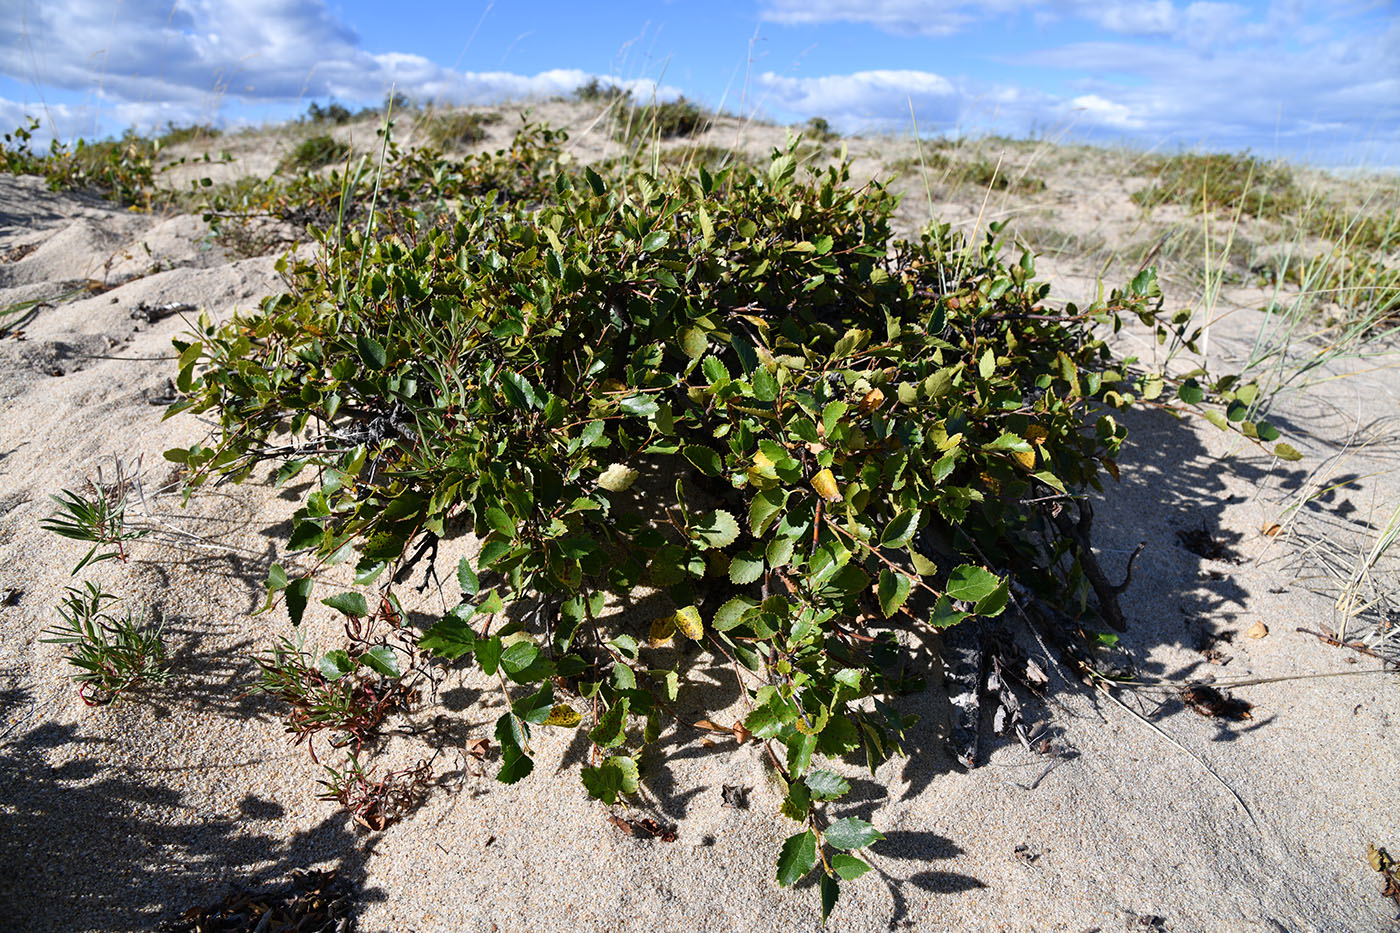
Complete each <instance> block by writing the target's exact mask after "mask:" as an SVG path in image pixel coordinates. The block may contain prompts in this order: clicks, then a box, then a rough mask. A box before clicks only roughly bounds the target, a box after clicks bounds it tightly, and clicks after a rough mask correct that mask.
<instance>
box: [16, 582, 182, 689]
mask: <svg viewBox="0 0 1400 933" xmlns="http://www.w3.org/2000/svg"><path fill="white" fill-rule="evenodd" d="M116 601H118V599H117V597H116V596H113V595H112V594H111V593H107V592H105V591H104V590H103V589H102V587H100V586H99V585H97V584H95V583H84V584H83V588H82V589H79V588H77V587H71V586H70V587H68V588H67V596H65V597H64V599H63V601H62V602H61V603H59V606H58V614H59V616H61V617H62V619H63V624H62V625H59V626H55V627H54V628H50V629H48V630H46V631H45V633H44V634H46V635H48V636H50V637H48V638H44V639H42V641H44V642H45V643H48V644H61V645H68V646H70V647H69V654H68V656H67V658H68V663H69V664H71V665H73V666H74V667H75V668H77V669H78V673H77V674H74V675H73V679H74V680H76V681H77V682H78V684H79V687H78V695H79V696H80V697H82V699H83V702H84V703H86V704H88V705H89V706H106V705H107V704H109V703H111V702H112V701H114V700H116V699H117V698H118V697H120V696H122V695H123V694H125V693H126V692H128V691H129V690H131V689H133V688H135V687H137V686H139V685H141V684H163V683H165V682H166V680H167V679H168V677H169V674H168V672H167V671H166V657H165V642H164V639H163V637H162V632H161V627H160V626H159V625H151V624H149V622H148V620H147V618H146V617H145V616H144V615H136V614H134V613H132V612H131V611H130V610H128V611H127V612H126V613H125V614H124V615H121V616H115V615H112V614H110V613H108V612H107V611H105V607H106V606H108V605H109V604H110V603H112V602H116Z"/></svg>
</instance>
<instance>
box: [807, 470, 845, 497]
mask: <svg viewBox="0 0 1400 933" xmlns="http://www.w3.org/2000/svg"><path fill="white" fill-rule="evenodd" d="M812 488H813V489H815V490H816V491H817V495H819V496H821V497H822V498H823V499H825V500H826V501H827V502H840V501H841V490H840V489H839V488H838V487H837V485H836V477H835V476H833V475H832V473H831V471H830V470H822V471H821V472H820V473H818V474H817V475H816V476H814V477H812Z"/></svg>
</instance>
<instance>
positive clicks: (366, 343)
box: [355, 334, 389, 369]
mask: <svg viewBox="0 0 1400 933" xmlns="http://www.w3.org/2000/svg"><path fill="white" fill-rule="evenodd" d="M355 348H356V349H357V350H359V351H360V359H361V360H363V361H364V364H365V365H366V366H368V367H370V368H371V369H383V368H384V367H385V366H388V365H389V354H388V353H387V352H386V351H385V350H384V344H382V343H380V342H379V341H378V340H375V339H374V338H373V337H371V336H369V335H367V334H360V335H358V336H356V337H355Z"/></svg>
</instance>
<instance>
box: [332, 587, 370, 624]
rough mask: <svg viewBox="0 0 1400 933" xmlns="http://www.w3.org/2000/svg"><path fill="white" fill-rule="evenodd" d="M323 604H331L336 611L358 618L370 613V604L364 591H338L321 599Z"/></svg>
mask: <svg viewBox="0 0 1400 933" xmlns="http://www.w3.org/2000/svg"><path fill="white" fill-rule="evenodd" d="M321 605H323V606H330V607H331V608H332V609H334V610H335V611H336V612H339V613H341V614H342V615H347V616H350V617H352V618H356V619H363V618H364V617H365V616H367V615H369V606H368V604H366V602H365V597H364V594H363V593H337V594H335V595H334V596H328V597H326V598H325V599H323V600H321Z"/></svg>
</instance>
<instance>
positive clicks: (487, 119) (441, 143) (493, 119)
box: [427, 113, 501, 149]
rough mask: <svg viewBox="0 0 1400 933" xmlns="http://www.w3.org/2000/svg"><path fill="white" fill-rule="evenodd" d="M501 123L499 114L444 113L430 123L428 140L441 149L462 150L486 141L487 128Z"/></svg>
mask: <svg viewBox="0 0 1400 933" xmlns="http://www.w3.org/2000/svg"><path fill="white" fill-rule="evenodd" d="M500 122H501V115H500V114H499V113H444V114H439V115H437V116H434V117H433V118H432V120H431V121H430V122H429V123H428V127H427V130H428V139H429V140H430V141H431V142H432V144H433V145H434V146H437V147H438V148H440V149H461V148H465V147H467V146H471V145H474V144H476V143H479V142H481V141H482V140H484V139H486V138H487V137H488V136H489V135H490V134H489V133H488V132H487V131H486V127H488V126H493V125H494V124H497V123H500Z"/></svg>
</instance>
